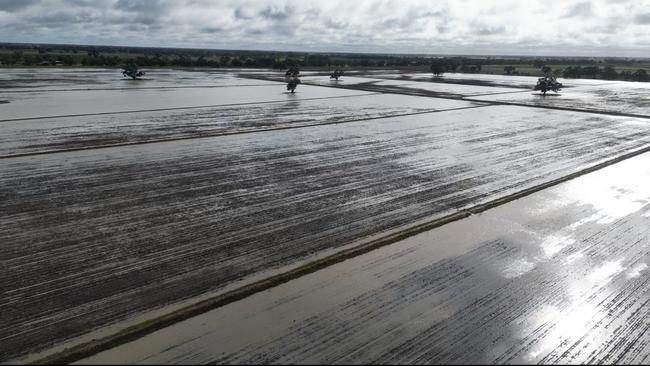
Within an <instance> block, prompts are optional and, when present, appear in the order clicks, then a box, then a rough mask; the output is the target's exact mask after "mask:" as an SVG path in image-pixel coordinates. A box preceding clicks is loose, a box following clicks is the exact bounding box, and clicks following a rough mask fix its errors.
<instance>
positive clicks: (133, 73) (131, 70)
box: [122, 63, 146, 80]
mask: <svg viewBox="0 0 650 366" xmlns="http://www.w3.org/2000/svg"><path fill="white" fill-rule="evenodd" d="M122 70H123V71H122V75H123V76H124V77H130V78H131V79H133V80H135V79H137V78H139V77H142V76H144V75H145V74H146V73H145V72H144V71H140V70H139V68H138V65H136V64H134V63H129V64H126V65H124V66H123V67H122Z"/></svg>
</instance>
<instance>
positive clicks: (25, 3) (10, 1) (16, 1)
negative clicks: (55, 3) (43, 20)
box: [0, 0, 38, 13]
mask: <svg viewBox="0 0 650 366" xmlns="http://www.w3.org/2000/svg"><path fill="white" fill-rule="evenodd" d="M36 3H38V0H0V11H4V12H7V13H13V12H16V11H19V10H22V9H25V8H28V7H30V6H32V5H34V4H36Z"/></svg>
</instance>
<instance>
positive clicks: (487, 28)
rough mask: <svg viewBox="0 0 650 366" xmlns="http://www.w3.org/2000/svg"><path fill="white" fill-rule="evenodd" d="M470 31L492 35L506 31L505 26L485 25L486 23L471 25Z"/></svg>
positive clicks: (481, 34) (482, 34)
mask: <svg viewBox="0 0 650 366" xmlns="http://www.w3.org/2000/svg"><path fill="white" fill-rule="evenodd" d="M472 31H473V32H474V34H476V35H477V36H493V35H496V34H503V33H505V32H506V28H505V27H504V26H502V25H494V26H491V25H487V24H481V25H474V26H473V27H472Z"/></svg>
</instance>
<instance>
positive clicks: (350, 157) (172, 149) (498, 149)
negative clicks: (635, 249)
mask: <svg viewBox="0 0 650 366" xmlns="http://www.w3.org/2000/svg"><path fill="white" fill-rule="evenodd" d="M65 72H67V71H65ZM65 72H64V71H61V72H60V73H58V74H57V72H55V71H49V70H48V71H47V72H45V71H35V72H34V73H36V74H38V73H46V74H47V73H49V74H51V75H49V76H50V78H51V79H52V80H53V81H51V84H48V83H47V82H45V81H43V80H41V82H39V83H36V84H38V87H37V90H32V89H34V88H32V87H33V86H34V85H31V84H30V83H29V82H27V81H29V80H32V81H33V79H30V77H28V76H20V77H19V76H16V77H15V78H13V79H12V78H11V77H7V76H6V75H5V76H3V78H4V79H3V80H5V82H6V83H8V84H11V85H13V90H15V91H14V92H12V91H11V90H7V89H5V91H3V93H1V94H0V99H8V100H9V103H8V104H0V131H1V132H2V133H1V134H0V135H1V136H2V137H0V155H1V156H0V171H2V172H3V174H2V175H0V201H1V202H2V205H0V243H2V244H1V245H0V268H2V269H3V270H2V271H0V283H1V284H2V286H3V287H2V288H3V296H1V297H0V313H2V314H3V316H2V317H1V318H0V360H2V361H4V360H9V359H14V358H17V357H20V356H24V355H27V354H30V353H34V352H37V351H41V350H44V349H46V348H48V347H50V346H55V345H58V344H61V343H62V342H65V341H67V340H70V339H71V338H74V337H78V336H79V337H83V336H84V335H86V334H88V333H89V332H91V331H93V330H101V329H104V328H105V327H109V326H110V327H118V328H119V327H124V326H126V324H127V323H128V321H130V320H132V319H134V318H136V317H144V318H146V317H147V316H148V314H151V313H152V312H156V311H164V309H167V308H168V306H174V305H175V304H178V303H180V302H191V301H193V299H195V298H197V297H200V296H206V294H219V293H222V292H223V291H225V289H227V288H232V287H233V286H237V285H238V284H243V283H247V281H251V279H257V278H263V277H264V276H266V275H268V274H269V273H276V272H277V271H281V270H283V269H285V268H288V267H291V266H296V265H299V264H301V263H305V262H306V261H309V260H311V259H313V258H315V257H318V256H320V255H323V253H332V252H335V251H337V250H340V249H341V248H343V247H348V246H350V245H354V243H358V242H360V241H363V240H366V239H367V238H369V237H372V236H376V235H381V234H385V233H387V232H389V231H396V230H403V229H405V228H408V227H412V226H413V225H414V224H415V223H417V222H421V221H423V220H431V219H434V218H438V217H441V216H445V215H448V214H451V213H454V212H457V211H459V210H462V209H466V208H471V207H473V206H475V205H477V204H480V203H484V202H487V201H491V200H494V199H496V198H499V197H505V196H507V195H510V194H512V193H515V192H519V191H521V190H523V189H526V188H530V187H533V186H536V185H538V184H541V183H544V182H547V181H549V180H551V179H555V178H560V177H563V176H566V175H567V174H571V173H574V172H576V171H579V170H581V169H584V168H586V167H590V166H593V165H595V164H598V163H600V162H602V161H604V160H607V159H611V158H614V157H617V156H620V155H622V154H625V153H628V152H631V151H635V150H638V149H641V148H645V147H647V146H650V135H648V134H647V131H648V127H649V125H650V120H649V119H647V118H632V117H615V116H609V115H604V114H598V113H584V112H570V111H565V110H549V109H542V108H534V107H525V106H504V105H499V104H498V103H494V102H493V101H491V100H485V101H479V102H477V101H471V100H463V99H466V97H465V95H468V96H469V95H474V96H475V95H477V94H492V95H493V96H501V95H517V93H521V89H517V88H514V90H516V91H517V92H516V93H513V94H500V93H503V92H507V93H510V91H511V90H509V88H506V87H488V86H484V85H463V86H458V87H457V86H455V85H453V84H448V85H443V86H444V87H446V88H451V89H450V90H451V91H456V92H457V93H447V96H450V95H451V94H454V96H452V97H449V98H446V99H441V98H435V97H432V94H428V93H429V92H430V90H424V91H423V95H425V96H413V95H403V94H402V93H404V94H410V93H412V92H413V90H416V89H413V88H408V87H407V88H401V84H402V82H401V81H397V82H394V81H391V82H388V84H390V85H384V86H380V87H377V86H375V87H374V89H373V88H371V89H369V90H365V89H364V86H363V85H367V86H372V85H373V84H374V82H371V83H366V84H363V83H361V84H359V83H351V84H344V83H343V84H342V85H330V84H328V83H329V81H328V82H326V83H323V84H322V86H317V85H301V86H300V87H299V88H298V91H297V93H296V94H294V95H292V94H287V93H286V90H285V87H284V84H282V83H278V82H273V81H268V80H258V79H246V78H244V77H242V76H241V75H243V74H240V73H238V71H236V70H234V71H227V72H222V74H219V73H218V72H214V73H213V72H181V71H170V72H169V74H167V76H168V78H169V80H166V81H165V82H164V83H166V85H167V84H168V86H169V87H160V86H161V83H162V82H160V83H159V82H157V81H155V80H158V79H157V78H158V77H159V76H157V75H156V74H154V73H153V72H152V75H148V77H151V78H152V79H151V80H143V81H141V82H142V83H143V84H142V85H143V86H141V87H138V88H137V89H131V90H124V89H123V88H121V87H119V85H118V84H119V83H121V82H123V81H122V80H121V79H119V75H118V78H117V79H115V80H113V79H112V77H111V76H109V75H108V74H107V73H106V71H101V70H100V71H89V72H88V73H86V74H80V73H81V71H77V73H74V75H76V76H75V78H77V79H81V80H79V81H78V82H79V83H85V84H84V86H82V87H85V85H91V84H93V83H96V84H97V85H103V86H104V87H97V89H96V90H84V91H81V90H70V89H73V88H72V86H74V85H72V84H74V83H76V82H77V81H73V82H70V84H66V81H65V80H66V77H65ZM95 73H96V74H97V75H95ZM21 75H22V74H21ZM81 75H84V77H81ZM256 75H257V76H260V77H261V76H268V75H271V76H272V77H274V78H275V77H276V76H277V75H280V76H282V75H281V74H278V73H271V72H268V71H259V72H258V73H257V74H256ZM257 76H256V77H257ZM312 76H313V75H312ZM380 76H381V74H379V73H373V75H371V77H377V78H379V77H380ZM202 78H204V79H205V80H201V79H202ZM323 78H325V79H327V78H328V77H327V76H324V77H323ZM359 78H361V77H359ZM44 79H45V78H44ZM77 79H75V80H77ZM174 79H178V83H177V84H174V81H173V80H174ZM25 80H27V81H25ZM150 81H151V85H152V87H147V85H149V82H150ZM203 82H206V83H214V84H215V85H208V86H206V85H203V84H202V83H203ZM378 82H386V80H385V79H379V81H378ZM247 83H250V85H246V84H247ZM312 83H314V84H316V83H317V82H316V81H312ZM25 84H29V85H25ZM217 84H218V85H217ZM353 84H354V85H353ZM362 84H363V85H362ZM404 84H408V85H407V86H409V85H410V84H418V85H419V84H425V83H424V82H413V81H411V82H406V83H404ZM93 85H94V84H93ZM106 85H108V87H106ZM174 85H176V87H174ZM432 85H433V84H432ZM436 85H437V84H436ZM348 88H349V89H348ZM376 88H379V90H378V89H376ZM382 88H383V89H382ZM386 88H388V89H386ZM55 89H56V90H55ZM452 89H453V90H452ZM460 89H462V91H460V92H459V90H460ZM576 89H577V87H576ZM48 90H49V91H48ZM381 90H383V92H382V91H381ZM513 92H514V91H513ZM524 94H529V93H528V92H524ZM433 95H435V93H433ZM472 98H475V97H472ZM235 104H237V105H235ZM70 115H72V116H70ZM39 116H40V117H47V118H37V117H39ZM64 116H67V117H64ZM17 119H21V120H17ZM232 133H236V134H235V135H232ZM228 134H231V135H228ZM133 144H135V145H133ZM109 145H118V146H109ZM126 145H129V146H126ZM45 153H47V154H45ZM20 154H22V155H23V156H16V155H20ZM25 154H26V155H25Z"/></svg>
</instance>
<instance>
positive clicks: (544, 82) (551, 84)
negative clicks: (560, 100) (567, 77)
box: [534, 75, 562, 95]
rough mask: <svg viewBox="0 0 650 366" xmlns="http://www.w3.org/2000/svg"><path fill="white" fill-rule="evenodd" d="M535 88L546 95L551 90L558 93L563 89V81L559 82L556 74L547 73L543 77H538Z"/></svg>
mask: <svg viewBox="0 0 650 366" xmlns="http://www.w3.org/2000/svg"><path fill="white" fill-rule="evenodd" d="M534 90H536V91H541V92H542V94H544V95H546V92H549V91H553V92H555V93H557V92H559V91H560V90H562V83H559V82H558V81H557V79H555V77H554V76H551V75H546V76H544V77H543V78H539V79H537V85H535V89H534Z"/></svg>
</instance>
